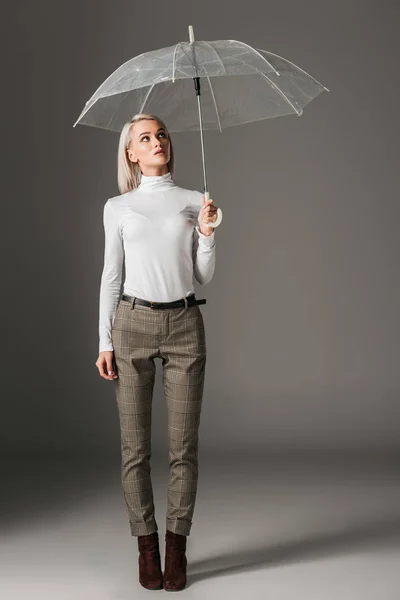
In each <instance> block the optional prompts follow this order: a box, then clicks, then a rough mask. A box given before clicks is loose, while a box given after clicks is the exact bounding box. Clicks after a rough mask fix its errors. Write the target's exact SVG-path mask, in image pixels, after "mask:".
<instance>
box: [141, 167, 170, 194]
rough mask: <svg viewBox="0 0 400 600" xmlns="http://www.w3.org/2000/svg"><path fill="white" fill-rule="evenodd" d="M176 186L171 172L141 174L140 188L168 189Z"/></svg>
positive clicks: (149, 189) (148, 189) (146, 189)
mask: <svg viewBox="0 0 400 600" xmlns="http://www.w3.org/2000/svg"><path fill="white" fill-rule="evenodd" d="M173 187H176V184H175V183H174V181H173V179H172V175H171V172H170V171H168V173H165V175H143V173H142V176H141V179H140V183H139V186H138V188H137V189H138V190H145V191H153V190H158V189H161V188H163V189H168V188H173Z"/></svg>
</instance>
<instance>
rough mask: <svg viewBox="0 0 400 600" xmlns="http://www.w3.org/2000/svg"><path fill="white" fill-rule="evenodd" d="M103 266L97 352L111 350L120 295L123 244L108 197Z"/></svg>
mask: <svg viewBox="0 0 400 600" xmlns="http://www.w3.org/2000/svg"><path fill="white" fill-rule="evenodd" d="M103 224H104V235H105V242H104V267H103V272H102V275H101V283H100V299H99V353H100V352H104V351H105V350H111V351H113V350H114V348H113V345H112V341H111V328H112V324H113V321H114V316H115V311H116V309H117V305H118V302H119V299H120V295H121V283H122V269H123V264H124V256H125V254H124V245H123V239H122V234H121V231H120V228H119V225H118V222H117V219H116V216H115V214H114V213H113V208H112V206H111V203H110V200H109V199H108V200H107V202H106V203H105V205H104V210H103Z"/></svg>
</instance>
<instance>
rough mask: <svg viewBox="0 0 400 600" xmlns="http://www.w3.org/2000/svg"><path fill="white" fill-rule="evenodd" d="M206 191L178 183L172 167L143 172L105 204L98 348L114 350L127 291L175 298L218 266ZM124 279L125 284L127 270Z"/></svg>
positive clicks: (166, 299) (205, 279)
mask: <svg viewBox="0 0 400 600" xmlns="http://www.w3.org/2000/svg"><path fill="white" fill-rule="evenodd" d="M202 197H203V194H202V193H201V192H198V191H197V190H187V189H185V188H181V187H178V186H177V185H176V184H175V183H174V181H173V180H172V176H171V173H170V172H168V173H167V174H166V175H152V176H148V175H143V174H142V176H141V181H140V184H139V186H138V187H137V188H136V189H135V190H132V191H130V192H127V193H126V194H121V195H119V196H115V197H114V198H109V199H108V200H107V202H106V203H105V205H104V211H103V223H104V233H105V246H104V268H103V273H102V276H101V284H100V301H99V352H103V351H105V350H111V351H112V350H114V348H113V344H112V341H111V329H112V324H113V321H114V316H115V311H116V309H117V306H118V302H119V300H120V297H121V295H122V293H124V294H128V295H130V296H136V297H137V298H143V299H144V300H152V301H153V302H172V301H174V300H178V299H179V298H185V297H186V296H188V295H189V294H192V293H194V288H193V275H194V276H195V278H196V280H197V281H198V282H199V283H200V284H201V285H205V284H207V283H208V282H209V281H211V279H212V277H213V274H214V268H215V248H216V243H215V232H214V231H213V232H212V234H211V235H210V236H206V235H203V234H202V233H201V232H200V230H199V227H198V221H197V219H198V216H199V212H200V209H201V207H202ZM123 267H125V281H124V282H123V284H122V270H123Z"/></svg>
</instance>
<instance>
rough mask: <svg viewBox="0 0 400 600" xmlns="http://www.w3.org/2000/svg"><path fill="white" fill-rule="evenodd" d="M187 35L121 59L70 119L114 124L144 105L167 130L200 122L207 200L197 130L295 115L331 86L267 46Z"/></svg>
mask: <svg viewBox="0 0 400 600" xmlns="http://www.w3.org/2000/svg"><path fill="white" fill-rule="evenodd" d="M189 40H190V41H189V42H179V43H177V44H175V45H173V46H168V47H165V48H161V49H158V50H153V51H150V52H146V53H144V54H140V55H139V56H135V57H134V58H131V59H130V60H128V61H127V62H125V63H123V64H122V65H121V66H120V67H119V68H118V69H116V71H114V72H113V73H112V74H111V75H110V76H109V77H108V78H107V79H106V80H105V81H104V82H103V83H102V84H101V85H100V87H99V88H98V89H97V90H96V91H95V93H94V94H93V96H92V97H91V98H90V99H89V100H88V101H87V102H86V104H85V107H84V109H83V110H82V112H81V114H80V115H79V117H78V119H77V121H76V122H75V123H74V127H75V126H76V125H77V124H81V125H89V126H92V127H99V128H102V129H108V130H111V131H117V132H120V131H121V129H122V127H123V125H124V123H125V122H126V121H128V120H129V119H131V118H132V116H133V115H134V114H135V113H138V112H150V113H155V114H157V115H158V116H159V117H160V118H161V119H163V121H164V122H165V123H167V127H168V130H169V131H170V132H179V131H198V130H200V136H201V149H202V159H203V174H204V194H205V196H206V199H207V200H208V199H209V197H210V194H209V191H208V187H207V172H206V161H205V152H204V138H203V130H205V129H219V131H220V132H221V133H222V130H223V129H224V128H226V127H233V126H235V125H240V124H242V123H249V122H252V121H259V120H262V119H269V118H272V117H281V116H285V115H297V116H301V115H302V113H303V108H304V107H305V106H306V104H308V103H309V102H311V100H313V99H314V98H315V97H316V96H318V95H319V94H320V93H321V92H323V91H327V92H329V90H328V88H326V87H325V86H324V85H322V83H319V82H318V81H317V80H316V79H314V77H312V76H311V75H309V74H308V73H306V72H305V71H303V69H301V68H300V67H297V66H296V65H295V64H293V63H292V62H290V61H289V60H287V59H285V58H282V57H281V56H278V55H277V54H273V53H272V52H269V51H267V50H261V49H255V48H252V47H251V46H249V45H248V44H246V43H244V42H239V41H236V40H217V41H208V42H207V41H195V39H194V33H193V27H192V26H191V25H189ZM193 84H194V87H193ZM193 91H194V92H195V95H196V97H197V104H196V102H195V101H194V94H193ZM200 96H201V102H200ZM221 219H222V211H221V209H220V208H219V209H218V213H217V219H216V221H215V222H214V223H209V225H211V226H212V227H217V226H218V225H219V224H220V222H221Z"/></svg>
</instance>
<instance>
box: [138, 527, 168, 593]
mask: <svg viewBox="0 0 400 600" xmlns="http://www.w3.org/2000/svg"><path fill="white" fill-rule="evenodd" d="M138 547H139V583H140V585H142V586H143V587H145V588H146V589H148V590H161V589H162V588H163V575H162V571H161V557H160V548H159V545H158V532H157V531H155V532H154V533H151V534H149V535H139V536H138Z"/></svg>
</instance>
